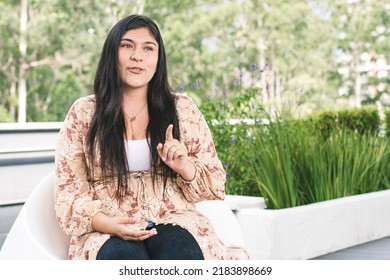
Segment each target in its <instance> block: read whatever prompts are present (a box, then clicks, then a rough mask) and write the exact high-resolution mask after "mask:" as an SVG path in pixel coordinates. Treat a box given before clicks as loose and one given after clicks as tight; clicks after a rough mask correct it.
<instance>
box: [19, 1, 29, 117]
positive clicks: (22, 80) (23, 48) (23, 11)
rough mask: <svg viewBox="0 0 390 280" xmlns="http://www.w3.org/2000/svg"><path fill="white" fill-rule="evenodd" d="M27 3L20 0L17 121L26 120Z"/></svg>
mask: <svg viewBox="0 0 390 280" xmlns="http://www.w3.org/2000/svg"><path fill="white" fill-rule="evenodd" d="M27 5H28V0H21V3H20V37H19V51H20V55H21V60H20V69H19V78H18V102H19V104H18V122H19V123H25V122H26V120H27V117H26V115H27V114H26V112H27V102H26V101H27V85H26V84H27V83H26V72H27V64H26V55H27V40H26V37H27V36H26V35H27Z"/></svg>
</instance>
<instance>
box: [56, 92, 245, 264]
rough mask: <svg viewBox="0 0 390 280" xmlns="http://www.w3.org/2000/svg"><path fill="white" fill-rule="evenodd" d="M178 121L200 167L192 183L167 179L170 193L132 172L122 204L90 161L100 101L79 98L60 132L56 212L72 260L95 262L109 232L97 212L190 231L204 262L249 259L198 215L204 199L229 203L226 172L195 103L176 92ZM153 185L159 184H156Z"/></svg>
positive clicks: (146, 175)
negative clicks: (99, 224)
mask: <svg viewBox="0 0 390 280" xmlns="http://www.w3.org/2000/svg"><path fill="white" fill-rule="evenodd" d="M175 100H176V106H177V112H178V117H179V125H180V133H181V139H180V141H181V142H182V143H183V144H184V145H185V147H186V148H187V151H188V155H189V160H191V161H192V162H193V163H194V164H195V166H196V175H195V178H194V179H193V180H192V181H185V180H183V179H182V178H181V177H180V176H179V175H178V176H177V178H176V180H175V181H174V182H171V181H170V180H168V183H167V185H166V190H165V193H163V191H162V190H163V187H162V183H161V181H159V182H157V184H152V180H151V174H150V173H149V172H147V171H140V172H134V171H129V182H128V186H129V188H128V190H127V191H126V195H125V198H124V199H123V200H122V201H118V200H117V199H116V198H115V196H113V195H112V193H113V190H112V189H111V190H110V187H108V186H109V184H105V183H104V182H105V180H104V178H102V175H101V172H100V171H101V169H99V168H94V169H93V170H95V172H96V173H95V174H94V176H91V177H92V178H94V180H95V181H94V182H93V183H94V184H93V186H92V182H91V180H92V178H90V177H89V176H88V174H89V172H87V170H90V168H89V162H88V159H87V157H86V154H85V153H86V137H87V132H88V128H89V126H90V122H91V119H92V116H93V113H94V109H95V97H94V96H87V97H82V98H80V99H78V100H77V101H76V102H75V103H74V104H73V105H72V107H71V108H70V110H69V112H68V115H67V117H66V119H65V121H64V124H63V127H62V129H61V130H60V133H59V136H58V140H57V147H56V158H55V173H56V176H55V177H56V179H55V191H54V197H55V210H56V215H57V219H58V222H59V224H60V225H61V227H62V229H63V230H64V231H65V233H66V234H68V235H71V241H70V248H69V254H68V258H69V259H96V255H97V253H98V251H99V249H100V247H101V246H102V245H103V243H104V242H105V241H106V240H107V239H108V238H110V235H109V234H103V233H100V232H97V231H95V230H94V229H93V228H92V226H91V221H92V217H93V216H94V215H95V214H96V213H97V212H103V213H104V214H106V215H108V216H110V217H114V216H125V217H126V216H130V217H134V218H136V219H137V221H139V222H138V223H137V224H133V225H129V226H136V227H138V228H139V229H145V228H146V226H147V221H148V220H151V221H153V222H154V223H156V224H161V223H163V224H166V223H170V224H174V225H177V226H181V227H183V228H185V229H187V230H188V231H189V232H190V233H191V234H192V235H193V236H194V238H195V239H196V240H197V242H198V244H199V245H200V248H201V249H202V252H203V256H204V258H205V259H247V258H248V254H247V252H246V251H245V250H244V249H243V248H241V247H236V246H226V245H225V244H223V243H222V242H221V241H220V239H219V238H218V237H217V236H216V234H215V233H214V231H213V228H212V225H211V224H210V222H209V220H208V219H207V218H206V217H205V216H203V215H202V214H200V213H199V212H197V211H196V208H195V203H196V202H200V201H202V200H216V199H217V200H218V199H224V196H225V192H224V183H225V179H226V177H225V171H224V169H223V167H222V165H221V162H220V161H219V159H218V156H217V153H216V150H215V147H214V144H213V141H212V137H211V133H210V131H209V128H208V126H207V123H206V122H205V120H204V118H203V115H202V114H201V112H200V111H199V109H198V107H196V105H195V104H194V103H193V101H192V100H191V99H190V98H189V97H187V96H185V95H182V94H175ZM153 185H154V186H153Z"/></svg>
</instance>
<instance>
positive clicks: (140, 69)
mask: <svg viewBox="0 0 390 280" xmlns="http://www.w3.org/2000/svg"><path fill="white" fill-rule="evenodd" d="M127 70H128V71H129V72H131V73H133V74H141V73H142V72H143V71H144V69H142V68H139V67H131V68H128V69H127Z"/></svg>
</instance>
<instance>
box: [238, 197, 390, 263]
mask: <svg viewBox="0 0 390 280" xmlns="http://www.w3.org/2000/svg"><path fill="white" fill-rule="evenodd" d="M244 200H245V197H243V198H242V201H241V204H240V206H239V207H237V206H236V207H234V205H232V206H233V207H232V209H233V210H236V211H235V213H236V217H237V219H238V221H239V223H240V225H241V228H242V231H243V234H244V241H245V245H246V248H247V250H248V252H249V254H250V255H251V257H252V259H268V260H276V259H280V260H283V259H285V260H293V259H311V258H314V257H317V256H321V255H324V254H327V253H330V252H334V251H337V250H341V249H345V248H348V247H351V246H354V245H358V244H362V243H366V242H368V241H372V240H376V239H380V238H383V237H386V236H389V235H390V190H386V191H379V192H373V193H368V194H362V195H355V196H350V197H344V198H339V199H334V200H329V201H324V202H319V203H314V204H310V205H305V206H299V207H293V208H287V209H281V210H267V209H264V206H263V205H261V204H259V206H258V207H253V203H252V202H251V203H249V207H245V203H244Z"/></svg>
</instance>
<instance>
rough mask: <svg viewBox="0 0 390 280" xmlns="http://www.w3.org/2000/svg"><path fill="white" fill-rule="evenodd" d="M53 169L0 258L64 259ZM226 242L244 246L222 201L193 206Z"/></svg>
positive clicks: (65, 249) (64, 238)
mask: <svg viewBox="0 0 390 280" xmlns="http://www.w3.org/2000/svg"><path fill="white" fill-rule="evenodd" d="M53 188H54V172H51V173H50V174H49V175H47V176H46V177H45V178H44V179H43V180H42V181H41V182H40V183H39V184H38V185H37V186H36V187H35V188H34V190H33V191H32V192H31V194H30V196H29V197H28V199H27V201H26V203H25V204H24V206H23V207H22V210H21V211H20V213H19V215H18V216H17V218H16V220H15V223H14V224H13V226H12V228H11V230H10V232H9V233H8V236H7V238H6V240H5V242H4V244H3V247H2V249H1V251H0V259H7V260H15V259H24V260H31V259H57V260H58V259H66V258H67V254H68V247H69V240H70V237H69V236H68V235H66V234H65V233H64V232H63V231H62V229H61V228H60V226H59V224H58V222H57V220H56V216H55V212H54V208H53V205H54V196H53ZM196 207H197V209H198V211H199V212H201V213H202V214H204V215H205V216H207V217H208V218H209V219H210V221H211V223H212V224H213V226H214V229H215V231H216V233H217V235H218V236H219V237H220V239H221V240H222V241H223V242H224V243H225V244H227V245H238V246H242V247H244V238H243V235H242V232H241V228H240V225H239V223H238V221H237V220H236V218H235V216H234V214H233V212H232V211H231V210H230V208H229V206H228V205H227V203H226V202H225V201H204V202H200V203H198V204H197V205H196Z"/></svg>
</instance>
